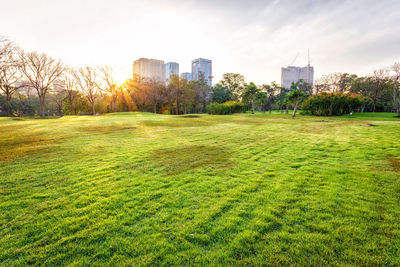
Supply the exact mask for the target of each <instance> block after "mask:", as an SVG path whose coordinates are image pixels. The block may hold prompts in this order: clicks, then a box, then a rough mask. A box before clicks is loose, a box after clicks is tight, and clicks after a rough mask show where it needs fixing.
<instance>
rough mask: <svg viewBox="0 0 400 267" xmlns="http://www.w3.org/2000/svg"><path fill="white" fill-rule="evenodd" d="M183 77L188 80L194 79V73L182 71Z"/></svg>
mask: <svg viewBox="0 0 400 267" xmlns="http://www.w3.org/2000/svg"><path fill="white" fill-rule="evenodd" d="M181 78H183V79H186V80H188V81H191V80H192V73H190V72H182V73H181Z"/></svg>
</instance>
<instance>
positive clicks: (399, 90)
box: [391, 62, 400, 117]
mask: <svg viewBox="0 0 400 267" xmlns="http://www.w3.org/2000/svg"><path fill="white" fill-rule="evenodd" d="M391 70H392V71H393V72H394V77H393V79H394V85H393V93H392V97H393V107H394V108H395V109H396V112H397V116H399V117H400V62H395V63H394V64H393V66H392V67H391Z"/></svg>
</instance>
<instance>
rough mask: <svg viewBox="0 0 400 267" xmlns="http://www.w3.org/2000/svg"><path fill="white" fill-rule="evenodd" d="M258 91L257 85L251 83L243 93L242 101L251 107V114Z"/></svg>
mask: <svg viewBox="0 0 400 267" xmlns="http://www.w3.org/2000/svg"><path fill="white" fill-rule="evenodd" d="M259 92H260V89H258V87H257V85H255V84H254V83H253V82H251V83H250V84H249V85H247V86H246V89H245V91H244V93H243V100H244V101H245V102H247V103H249V104H250V105H251V113H252V114H254V108H255V106H254V102H255V101H256V99H257V96H259Z"/></svg>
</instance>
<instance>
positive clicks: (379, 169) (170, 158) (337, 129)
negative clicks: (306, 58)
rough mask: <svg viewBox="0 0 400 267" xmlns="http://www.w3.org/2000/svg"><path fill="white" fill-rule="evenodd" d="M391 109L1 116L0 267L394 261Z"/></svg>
mask: <svg viewBox="0 0 400 267" xmlns="http://www.w3.org/2000/svg"><path fill="white" fill-rule="evenodd" d="M390 116H392V114H382V115H381V116H380V114H367V115H364V114H361V115H358V114H353V115H352V117H351V118H343V117H330V118H327V117H311V116H301V115H299V116H298V117H296V119H292V118H291V117H290V114H289V115H286V114H281V113H279V112H273V113H272V114H271V115H270V114H268V113H267V114H262V113H256V114H254V115H252V114H249V113H246V114H234V115H229V116H210V115H205V114H201V115H197V114H196V115H186V117H185V116H171V115H155V114H150V113H137V112H136V113H121V114H107V115H104V116H80V117H77V116H65V117H63V118H60V119H57V120H36V119H29V118H26V119H23V120H20V121H17V120H13V119H10V118H6V119H5V118H0V145H1V146H0V157H2V158H1V159H2V163H1V164H0V265H1V266H3V265H4V266H24V265H53V266H64V265H97V266H108V265H118V266H120V265H121V266H124V265H200V266H208V265H212V266H238V265H250V266H262V265H272V266H277V265H279V266H288V265H294V266H304V265H306V266H315V265H316V266H318V265H337V266H341V265H344V266H354V265H356V266H382V265H387V266H398V265H399V264H400V254H399V251H400V209H399V203H400V172H399V171H398V164H399V163H398V162H399V158H400V143H399V140H400V123H399V122H398V121H397V120H395V119H394V118H390ZM367 123H369V124H375V125H379V127H366V126H365V124H367Z"/></svg>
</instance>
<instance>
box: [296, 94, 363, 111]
mask: <svg viewBox="0 0 400 267" xmlns="http://www.w3.org/2000/svg"><path fill="white" fill-rule="evenodd" d="M370 101H371V100H370V99H369V98H366V97H363V96H361V95H355V94H344V93H320V94H318V95H313V96H310V97H309V98H308V99H307V100H306V101H305V102H304V104H303V106H302V109H303V112H304V113H306V114H311V115H316V116H337V115H343V114H349V113H350V112H353V111H357V110H363V108H364V107H365V106H366V105H368V104H369V103H370Z"/></svg>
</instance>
